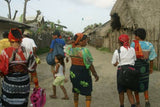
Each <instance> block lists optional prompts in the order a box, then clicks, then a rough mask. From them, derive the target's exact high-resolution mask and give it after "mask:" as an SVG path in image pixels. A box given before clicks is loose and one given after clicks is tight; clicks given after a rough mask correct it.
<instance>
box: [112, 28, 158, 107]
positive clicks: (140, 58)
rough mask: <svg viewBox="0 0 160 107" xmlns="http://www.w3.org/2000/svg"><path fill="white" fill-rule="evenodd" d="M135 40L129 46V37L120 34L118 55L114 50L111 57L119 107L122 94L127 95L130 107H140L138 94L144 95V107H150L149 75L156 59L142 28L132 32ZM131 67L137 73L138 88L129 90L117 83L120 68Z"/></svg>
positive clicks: (121, 105) (122, 103)
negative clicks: (115, 71) (114, 71)
mask: <svg viewBox="0 0 160 107" xmlns="http://www.w3.org/2000/svg"><path fill="white" fill-rule="evenodd" d="M134 34H135V40H134V41H133V42H132V43H131V44H129V36H128V35H126V34H122V35H120V36H119V38H118V39H119V45H120V48H119V50H120V53H119V52H118V50H115V52H114V54H113V57H112V64H113V65H114V66H118V69H117V89H118V93H119V101H120V107H124V92H126V93H127V95H128V100H129V102H130V104H131V107H140V99H139V92H143V93H144V97H145V107H150V102H149V92H148V87H149V74H151V73H152V72H153V60H154V59H155V58H156V57H157V54H156V52H155V49H154V46H153V45H152V44H151V43H150V42H148V41H145V38H146V31H145V29H143V28H138V29H136V30H135V31H134ZM124 66H127V67H132V68H133V69H134V68H135V70H136V71H138V72H139V76H138V77H137V78H138V84H137V85H138V86H137V87H138V88H137V89H131V88H130V87H127V86H124V85H122V84H120V83H119V82H118V79H119V77H120V72H121V70H120V67H124ZM132 91H134V95H135V99H134V95H133V94H132Z"/></svg>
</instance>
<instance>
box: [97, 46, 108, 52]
mask: <svg viewBox="0 0 160 107" xmlns="http://www.w3.org/2000/svg"><path fill="white" fill-rule="evenodd" d="M97 49H98V50H99V51H104V52H111V51H110V50H109V48H106V47H101V48H97Z"/></svg>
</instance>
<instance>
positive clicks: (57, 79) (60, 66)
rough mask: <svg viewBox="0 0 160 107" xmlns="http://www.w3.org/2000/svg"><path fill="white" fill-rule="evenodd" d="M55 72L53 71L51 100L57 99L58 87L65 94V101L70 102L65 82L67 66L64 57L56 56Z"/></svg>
mask: <svg viewBox="0 0 160 107" xmlns="http://www.w3.org/2000/svg"><path fill="white" fill-rule="evenodd" d="M55 63H56V65H55V71H53V76H54V81H53V95H50V97H51V98H57V96H56V86H60V88H61V89H62V91H63V93H64V97H63V98H62V99H63V100H68V99H69V97H68V95H67V92H66V89H65V87H64V82H65V76H64V75H65V64H64V59H63V56H62V55H60V54H59V55H56V56H55Z"/></svg>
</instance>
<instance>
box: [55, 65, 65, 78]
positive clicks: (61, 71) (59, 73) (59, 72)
mask: <svg viewBox="0 0 160 107" xmlns="http://www.w3.org/2000/svg"><path fill="white" fill-rule="evenodd" d="M58 64H59V63H58ZM59 65H60V66H59V69H58V72H57V73H56V74H55V76H64V74H63V66H62V65H61V64H59ZM55 69H56V66H55Z"/></svg>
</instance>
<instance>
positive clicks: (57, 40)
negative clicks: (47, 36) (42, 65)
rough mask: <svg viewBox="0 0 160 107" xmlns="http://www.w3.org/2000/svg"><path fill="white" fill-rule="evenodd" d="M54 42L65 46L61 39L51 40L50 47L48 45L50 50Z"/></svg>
mask: <svg viewBox="0 0 160 107" xmlns="http://www.w3.org/2000/svg"><path fill="white" fill-rule="evenodd" d="M55 41H56V42H57V43H60V44H62V45H63V46H64V45H65V42H64V40H63V39H59V38H57V39H54V40H52V43H51V45H50V48H52V49H54V43H55Z"/></svg>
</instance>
